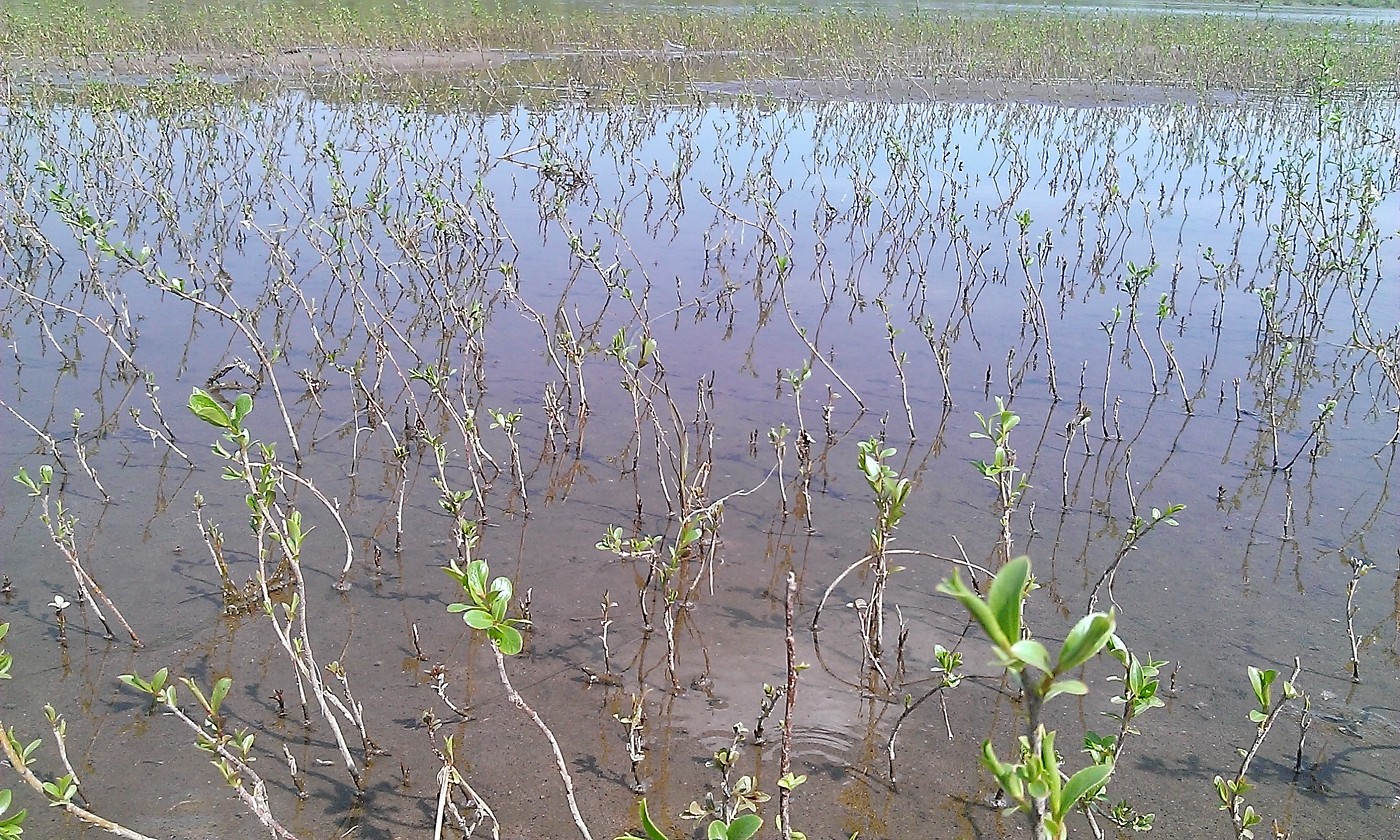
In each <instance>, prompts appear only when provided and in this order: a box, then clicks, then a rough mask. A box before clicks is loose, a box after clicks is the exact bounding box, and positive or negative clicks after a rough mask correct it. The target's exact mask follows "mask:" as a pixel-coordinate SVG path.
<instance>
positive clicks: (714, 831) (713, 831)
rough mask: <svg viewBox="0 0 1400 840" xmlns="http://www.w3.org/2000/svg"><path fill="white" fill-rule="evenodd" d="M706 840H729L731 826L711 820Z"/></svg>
mask: <svg viewBox="0 0 1400 840" xmlns="http://www.w3.org/2000/svg"><path fill="white" fill-rule="evenodd" d="M705 840H729V826H727V825H725V824H724V822H723V821H722V820H711V821H710V824H709V826H708V827H707V828H706V829H705Z"/></svg>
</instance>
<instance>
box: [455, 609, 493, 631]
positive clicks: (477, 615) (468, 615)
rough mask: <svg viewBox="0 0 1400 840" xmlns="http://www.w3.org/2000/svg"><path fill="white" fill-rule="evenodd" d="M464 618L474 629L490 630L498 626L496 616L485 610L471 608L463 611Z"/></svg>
mask: <svg viewBox="0 0 1400 840" xmlns="http://www.w3.org/2000/svg"><path fill="white" fill-rule="evenodd" d="M462 620H463V621H465V622H466V623H467V626H468V627H470V628H472V629H473V630H489V629H491V628H492V627H495V626H496V618H495V616H493V615H491V613H489V612H486V611H485V610H478V609H470V610H467V611H466V612H464V613H462Z"/></svg>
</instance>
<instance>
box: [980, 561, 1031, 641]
mask: <svg viewBox="0 0 1400 840" xmlns="http://www.w3.org/2000/svg"><path fill="white" fill-rule="evenodd" d="M1030 577H1031V560H1030V558H1029V557H1027V556H1025V555H1024V554H1023V555H1021V556H1020V557H1017V558H1016V559H1015V560H1011V561H1009V562H1007V564H1006V565H1005V566H1002V567H1001V571H999V572H997V576H996V577H995V578H993V579H992V588H991V589H990V590H988V592H987V606H988V607H989V608H990V609H991V611H992V615H993V616H994V617H995V618H996V623H997V627H999V628H1000V629H1001V634H1002V638H1004V639H1005V640H1006V642H1005V645H1004V646H1007V647H1009V646H1010V645H1011V644H1012V643H1013V642H1015V641H1016V640H1018V639H1020V638H1021V599H1022V597H1023V596H1024V595H1025V592H1026V583H1027V582H1028V581H1029V580H1030Z"/></svg>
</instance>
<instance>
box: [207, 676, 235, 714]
mask: <svg viewBox="0 0 1400 840" xmlns="http://www.w3.org/2000/svg"><path fill="white" fill-rule="evenodd" d="M232 687H233V680H232V679H231V678H229V677H220V678H219V679H218V680H217V681H216V682H215V683H214V690H213V692H212V693H211V694H210V697H209V702H210V703H212V704H213V706H214V714H218V713H219V706H221V705H223V702H224V698H225V697H227V696H228V690H229V689H230V688H232Z"/></svg>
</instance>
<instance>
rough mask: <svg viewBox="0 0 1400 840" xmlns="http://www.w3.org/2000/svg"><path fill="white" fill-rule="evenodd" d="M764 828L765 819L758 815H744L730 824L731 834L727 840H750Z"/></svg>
mask: <svg viewBox="0 0 1400 840" xmlns="http://www.w3.org/2000/svg"><path fill="white" fill-rule="evenodd" d="M762 827H763V818H762V817H760V816H759V815H758V814H744V815H743V816H740V817H735V818H734V821H733V822H731V823H730V824H729V834H728V836H727V838H726V840H749V838H750V837H752V836H754V835H755V834H757V833H758V830H759V829H760V828H762Z"/></svg>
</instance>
